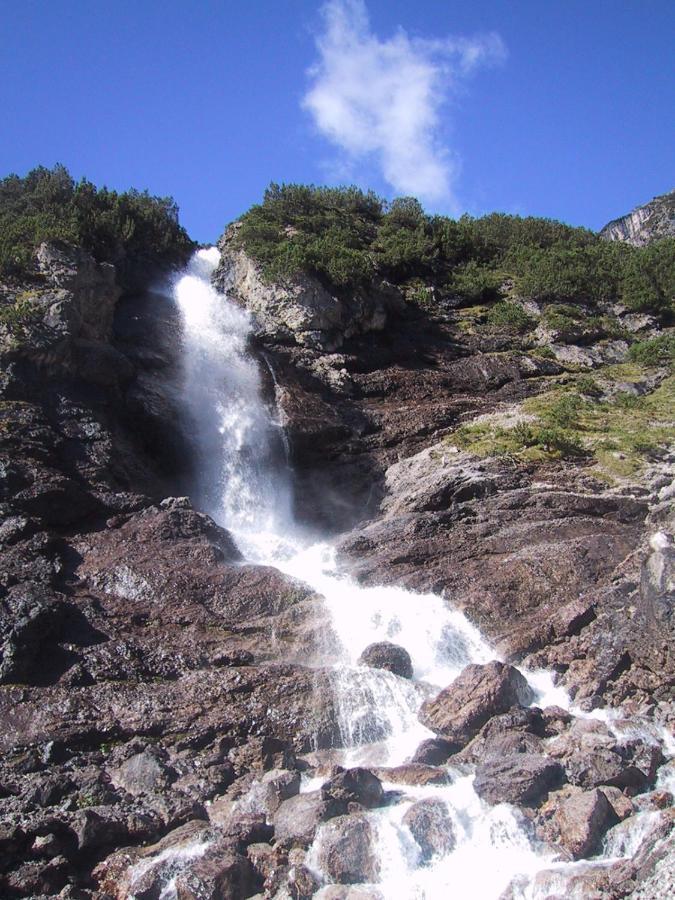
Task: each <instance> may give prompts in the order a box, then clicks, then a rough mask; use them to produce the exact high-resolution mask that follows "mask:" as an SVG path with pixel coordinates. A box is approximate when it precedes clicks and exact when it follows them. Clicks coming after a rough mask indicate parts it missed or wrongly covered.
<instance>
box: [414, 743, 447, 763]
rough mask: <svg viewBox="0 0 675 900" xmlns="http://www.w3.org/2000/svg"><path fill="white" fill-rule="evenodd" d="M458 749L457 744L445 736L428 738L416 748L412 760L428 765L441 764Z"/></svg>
mask: <svg viewBox="0 0 675 900" xmlns="http://www.w3.org/2000/svg"><path fill="white" fill-rule="evenodd" d="M457 749H458V747H457V744H453V743H452V742H451V741H446V740H444V739H443V738H427V739H426V740H425V741H422V743H421V744H420V745H419V747H418V748H417V750H415V753H414V755H413V757H412V759H411V762H413V763H421V764H422V765H427V766H441V765H443V763H444V762H445V761H446V760H447V759H448V757H449V756H451V755H452V754H453V753H454V752H455V751H456V750H457Z"/></svg>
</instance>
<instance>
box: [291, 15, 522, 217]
mask: <svg viewBox="0 0 675 900" xmlns="http://www.w3.org/2000/svg"><path fill="white" fill-rule="evenodd" d="M322 17H323V28H322V31H321V33H320V34H319V35H317V37H316V45H317V49H318V52H319V60H318V62H317V63H316V65H315V66H313V67H312V69H310V72H309V77H310V82H311V84H310V87H309V90H308V91H307V93H306V95H305V97H304V98H303V101H302V103H303V107H304V108H305V109H306V110H307V111H308V112H309V113H310V114H311V116H312V118H313V120H314V123H315V124H316V126H317V128H318V130H319V131H320V132H321V133H322V134H323V135H324V136H325V137H326V138H328V140H330V141H331V142H332V143H333V144H335V146H336V147H337V148H338V150H339V151H340V156H341V162H344V161H345V159H346V160H347V161H350V162H362V161H365V160H367V159H371V160H375V162H376V163H377V165H378V167H379V169H380V171H381V174H382V176H383V177H384V179H385V180H386V181H387V182H388V183H389V184H390V185H391V186H392V187H393V188H394V190H395V191H396V192H397V193H400V194H412V195H415V196H417V197H419V198H420V199H422V200H425V201H427V202H431V203H440V204H443V205H445V206H447V207H449V208H457V205H458V204H457V200H456V197H455V194H454V182H455V179H456V177H457V172H458V165H459V162H458V158H457V155H456V154H455V153H453V152H452V150H451V149H450V148H449V147H448V146H447V145H446V144H444V143H443V142H442V140H441V128H442V125H443V124H444V123H443V122H442V119H441V111H442V107H443V105H444V104H445V103H446V101H447V100H448V99H449V98H450V97H451V96H452V95H454V94H455V93H456V92H457V90H458V89H459V88H460V86H461V84H462V81H463V79H464V78H466V76H468V75H469V74H470V73H471V72H472V71H473V70H474V69H476V68H477V67H478V66H481V65H485V64H488V63H494V62H498V61H500V60H502V59H503V58H504V57H505V55H506V50H505V48H504V44H503V43H502V40H501V38H500V37H499V35H497V34H494V33H492V34H488V35H485V36H479V37H476V38H447V39H443V40H421V39H418V38H411V37H409V36H408V35H407V34H406V32H405V31H403V30H402V29H399V30H398V31H397V32H396V33H395V34H394V35H393V36H392V37H391V38H388V39H386V40H381V39H380V38H379V37H377V35H375V34H373V32H372V30H371V27H370V22H369V19H368V11H367V9H366V5H365V3H364V2H363V0H329V2H328V3H326V4H325V5H324V6H323V8H322ZM445 124H446V125H447V119H446V121H445Z"/></svg>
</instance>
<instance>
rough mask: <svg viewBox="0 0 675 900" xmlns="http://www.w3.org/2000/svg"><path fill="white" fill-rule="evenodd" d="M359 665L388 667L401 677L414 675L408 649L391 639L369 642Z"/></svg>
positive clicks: (378, 667) (375, 667)
mask: <svg viewBox="0 0 675 900" xmlns="http://www.w3.org/2000/svg"><path fill="white" fill-rule="evenodd" d="M359 665H362V666H369V667H370V668H371V669H386V671H387V672H392V673H393V674H394V675H399V676H400V677H401V678H412V675H413V667H412V660H411V659H410V654H409V653H408V651H407V650H406V649H405V648H404V647H399V645H398V644H391V643H390V642H389V641H380V642H378V643H376V644H369V645H368V646H367V647H366V649H365V650H364V651H363V653H362V654H361V656H360V657H359Z"/></svg>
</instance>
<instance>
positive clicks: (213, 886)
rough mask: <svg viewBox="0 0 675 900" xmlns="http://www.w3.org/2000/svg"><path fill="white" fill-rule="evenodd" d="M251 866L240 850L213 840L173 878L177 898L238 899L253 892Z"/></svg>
mask: <svg viewBox="0 0 675 900" xmlns="http://www.w3.org/2000/svg"><path fill="white" fill-rule="evenodd" d="M254 886H255V881H254V872H253V867H252V865H251V863H250V862H249V860H248V859H247V858H246V857H245V856H243V855H242V854H241V853H237V852H236V850H233V849H232V848H231V847H230V846H228V845H227V844H222V843H216V844H214V845H212V846H211V847H209V848H208V849H207V851H206V852H205V853H204V855H203V856H201V857H199V858H198V859H197V860H195V862H193V863H191V864H189V865H188V867H187V868H186V869H185V870H184V871H182V872H181V873H180V874H179V875H178V876H177V877H176V881H175V896H176V900H239V898H241V897H248V896H250V895H251V894H252V893H253V889H254Z"/></svg>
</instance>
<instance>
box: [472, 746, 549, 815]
mask: <svg viewBox="0 0 675 900" xmlns="http://www.w3.org/2000/svg"><path fill="white" fill-rule="evenodd" d="M564 777H565V773H564V770H563V767H562V766H561V765H560V763H558V762H556V761H555V760H553V759H550V758H548V757H546V756H538V755H534V754H528V753H513V754H511V755H510V756H506V757H502V758H493V759H489V760H487V761H486V762H484V763H481V764H480V765H479V766H478V768H477V770H476V778H475V780H474V788H475V789H476V793H477V794H478V796H479V797H482V799H483V800H486V801H487V802H488V803H491V804H496V803H515V804H518V805H526V806H536V805H537V804H538V803H539V802H540V801H541V800H543V799H544V797H545V796H546V795H547V794H548V792H549V791H550V790H552V789H553V788H556V787H558V786H559V785H560V784H561V782H562V781H563V779H564Z"/></svg>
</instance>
